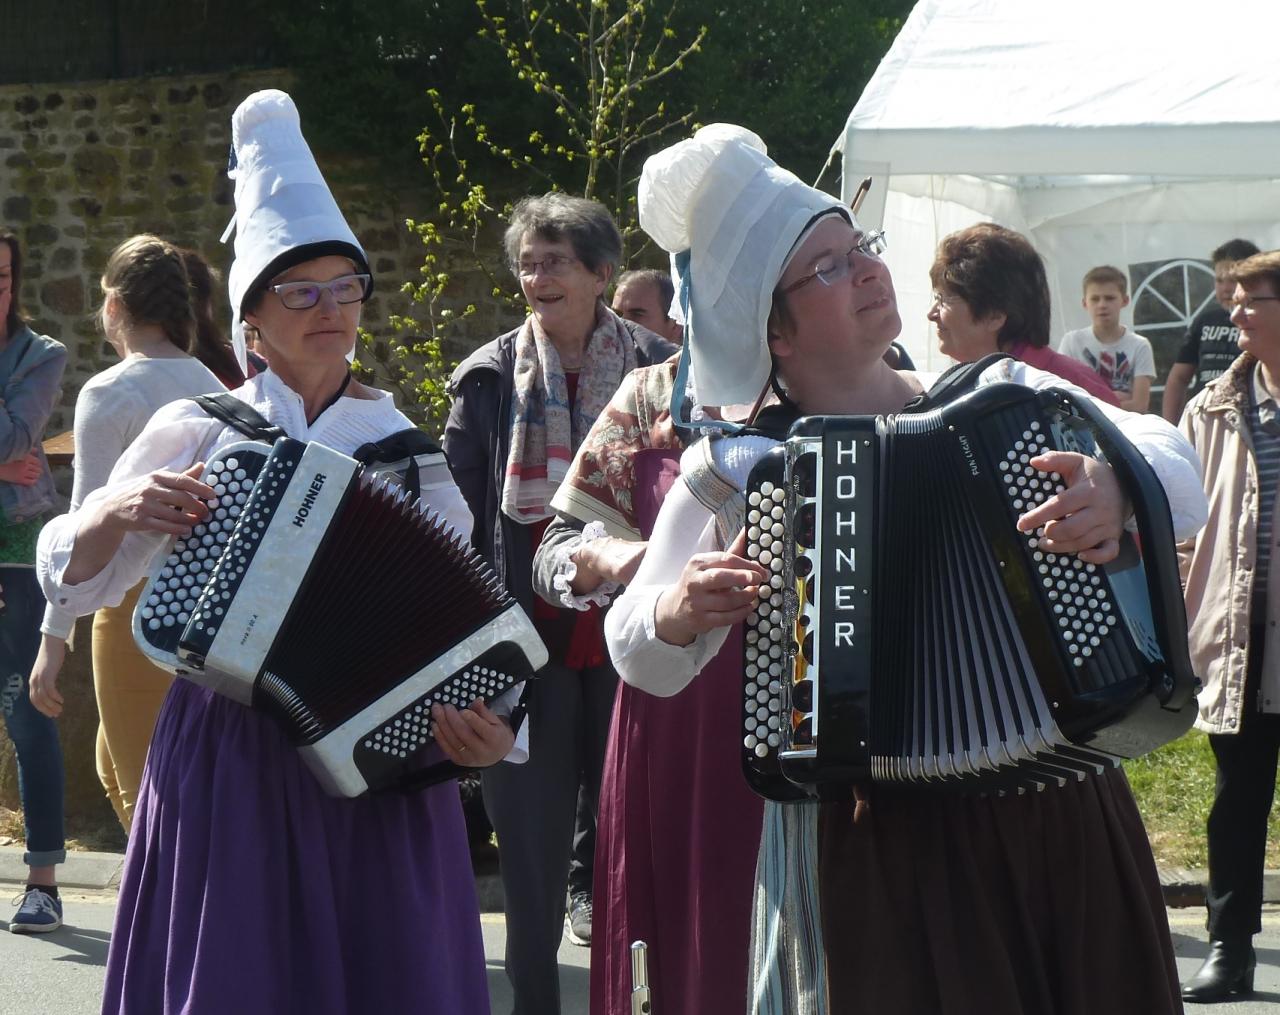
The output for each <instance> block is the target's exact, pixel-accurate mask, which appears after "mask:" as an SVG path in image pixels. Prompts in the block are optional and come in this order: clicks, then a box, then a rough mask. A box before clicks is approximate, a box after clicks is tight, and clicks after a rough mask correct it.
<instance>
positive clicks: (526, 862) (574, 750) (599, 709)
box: [481, 662, 618, 1015]
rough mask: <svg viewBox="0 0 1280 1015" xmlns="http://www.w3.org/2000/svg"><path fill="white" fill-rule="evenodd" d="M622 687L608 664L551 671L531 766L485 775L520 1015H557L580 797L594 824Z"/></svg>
mask: <svg viewBox="0 0 1280 1015" xmlns="http://www.w3.org/2000/svg"><path fill="white" fill-rule="evenodd" d="M617 686H618V676H617V673H616V672H614V669H613V667H612V666H610V665H609V664H608V663H605V664H604V665H602V666H597V667H593V668H591V669H587V670H581V671H578V670H570V669H567V668H565V667H564V666H561V665H559V664H557V663H554V662H553V663H548V664H547V666H545V667H544V668H543V669H542V670H541V671H540V672H539V675H538V678H537V680H536V681H535V682H534V684H533V686H532V688H531V691H530V694H529V698H528V701H529V716H528V719H527V720H526V721H527V722H528V723H529V724H530V730H529V760H528V761H527V762H525V763H524V764H523V765H512V764H509V763H507V762H499V763H498V764H497V765H494V766H493V767H491V768H487V769H485V771H484V772H483V774H482V775H481V784H482V787H483V790H484V805H485V810H486V811H487V812H488V814H489V820H490V822H492V824H493V828H494V831H495V832H496V833H497V836H498V854H499V859H500V862H501V865H502V888H503V892H504V894H505V897H506V915H507V954H506V968H507V979H508V980H510V981H511V987H512V991H513V992H514V994H515V1007H514V1009H513V1015H559V1011H560V971H559V967H558V965H557V963H556V952H557V951H559V948H560V938H561V935H562V933H563V930H564V911H565V888H566V883H567V880H568V876H569V855H570V852H571V850H572V848H573V838H574V814H575V811H576V808H577V802H578V788H579V786H581V787H583V790H584V792H585V794H586V796H587V798H588V802H589V804H590V808H591V812H592V814H593V815H594V814H595V813H596V810H597V803H598V801H599V797H600V774H601V770H602V768H603V765H604V751H605V744H606V742H607V740H608V736H609V718H610V715H611V713H612V711H613V698H614V694H615V692H616V690H617Z"/></svg>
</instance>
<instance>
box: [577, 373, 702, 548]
mask: <svg viewBox="0 0 1280 1015" xmlns="http://www.w3.org/2000/svg"><path fill="white" fill-rule="evenodd" d="M675 376H676V364H675V363H674V362H673V361H668V362H666V363H659V364H657V365H656V366H650V367H641V368H640V369H638V370H636V371H635V372H634V373H633V374H631V376H630V377H629V378H628V380H627V382H626V383H624V384H623V385H622V386H621V387H620V388H618V390H617V392H616V393H615V394H614V396H613V398H612V399H611V400H610V401H609V404H608V405H607V406H606V407H605V409H604V411H603V412H602V413H601V414H600V417H599V419H597V420H596V425H595V426H594V427H593V428H592V430H591V433H590V434H588V435H587V438H586V440H584V441H583V442H582V446H581V447H579V448H578V453H577V455H576V456H575V457H574V460H573V466H572V467H571V468H570V469H569V474H568V475H567V476H566V477H565V481H564V482H563V483H562V484H560V489H559V490H557V491H556V494H555V496H554V497H553V498H552V499H551V507H552V508H553V509H555V510H556V511H557V512H559V513H560V514H562V515H565V516H567V517H569V518H576V519H577V520H578V521H580V522H582V523H583V524H586V523H588V522H601V523H602V524H603V525H604V528H605V531H606V532H608V533H609V535H611V536H616V537H617V538H619V539H643V538H644V537H643V536H642V535H641V534H640V522H639V520H638V519H637V518H636V506H635V496H634V488H635V485H636V480H635V457H636V455H637V453H639V452H641V451H644V450H645V449H648V448H674V449H683V447H684V444H683V443H682V442H681V440H680V437H679V435H678V434H677V432H676V428H675V427H674V426H673V425H672V423H671V411H670V405H671V388H672V386H673V385H674V383H675Z"/></svg>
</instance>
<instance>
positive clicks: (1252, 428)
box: [1249, 366, 1280, 623]
mask: <svg viewBox="0 0 1280 1015" xmlns="http://www.w3.org/2000/svg"><path fill="white" fill-rule="evenodd" d="M1249 436H1250V437H1251V438H1252V440H1253V458H1254V464H1255V465H1256V467H1257V469H1258V559H1257V561H1256V562H1255V564H1254V572H1253V596H1252V603H1251V612H1252V618H1253V620H1252V622H1253V623H1260V622H1261V621H1262V619H1263V618H1264V617H1265V616H1266V609H1267V582H1268V576H1269V575H1270V572H1271V549H1272V544H1271V541H1272V538H1273V536H1272V527H1271V520H1272V516H1273V514H1274V513H1275V506H1276V490H1277V488H1280V405H1277V403H1276V398H1275V396H1274V395H1273V394H1272V393H1271V392H1270V391H1268V390H1267V388H1266V386H1265V385H1264V384H1263V381H1262V371H1261V368H1260V366H1255V367H1254V369H1253V383H1252V384H1251V385H1250V398H1249Z"/></svg>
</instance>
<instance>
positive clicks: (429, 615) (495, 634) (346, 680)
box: [133, 438, 547, 797]
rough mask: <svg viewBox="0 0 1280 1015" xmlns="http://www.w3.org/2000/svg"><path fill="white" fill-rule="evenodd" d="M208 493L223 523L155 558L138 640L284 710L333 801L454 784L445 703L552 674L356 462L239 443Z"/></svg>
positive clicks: (223, 685)
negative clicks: (441, 726)
mask: <svg viewBox="0 0 1280 1015" xmlns="http://www.w3.org/2000/svg"><path fill="white" fill-rule="evenodd" d="M202 479H203V481H204V482H206V483H208V484H209V485H210V486H212V487H213V489H214V492H215V496H214V499H213V501H211V502H210V505H209V506H210V512H211V514H210V517H209V518H208V519H207V520H206V521H204V522H201V523H200V524H198V525H196V526H195V527H194V528H193V530H192V531H191V533H190V534H189V535H187V536H186V537H184V538H182V539H178V540H175V541H174V542H173V544H172V546H171V548H170V550H169V552H168V553H167V554H164V555H162V556H161V559H159V560H158V561H157V563H156V565H155V566H154V568H153V571H152V575H151V578H150V580H149V582H148V583H147V587H146V589H145V590H144V592H143V594H142V595H141V596H140V597H139V600H138V606H137V608H136V610H135V612H134V618H133V628H134V637H135V640H136V641H137V643H138V645H139V647H140V648H141V649H142V651H143V652H144V653H145V654H146V655H147V656H148V658H150V659H151V660H152V661H153V662H155V663H156V664H157V665H159V666H161V667H163V668H165V669H167V670H169V671H171V672H173V673H176V674H177V675H178V676H181V677H184V678H186V679H188V680H191V681H193V682H194V683H198V684H200V685H202V686H205V687H208V688H210V689H212V690H214V691H216V692H217V693H219V694H222V695H225V696H226V697H229V698H231V699H233V700H235V701H237V702H239V703H241V704H243V705H247V706H251V707H254V708H257V709H261V710H265V711H268V712H270V713H271V714H272V715H273V716H274V717H275V718H276V719H277V720H278V721H279V722H280V723H281V724H282V725H283V727H284V729H285V732H286V734H287V735H288V737H289V738H290V740H291V741H293V743H294V744H295V745H296V746H297V747H298V749H299V751H300V753H301V755H302V758H303V760H304V762H305V763H306V764H307V766H308V767H309V768H310V769H311V771H312V772H313V773H314V774H315V776H316V778H317V779H318V780H319V781H320V783H321V785H322V786H323V787H324V789H325V790H326V792H328V793H330V794H332V795H335V796H348V797H352V796H358V795H360V794H362V793H364V792H366V791H368V790H370V789H382V788H390V787H396V786H403V787H413V786H418V785H427V784H430V783H432V782H436V781H440V780H441V779H442V778H448V777H450V776H452V775H455V774H457V773H456V769H454V767H453V766H452V765H450V764H449V763H448V762H447V761H443V760H442V759H443V755H442V754H441V752H440V751H439V749H438V748H437V747H436V746H435V743H434V734H433V731H432V726H431V721H430V708H431V706H432V705H433V704H435V703H437V702H439V703H447V704H452V705H454V706H456V707H458V708H465V707H467V706H468V705H470V704H471V703H472V702H473V701H474V700H476V699H477V698H480V699H483V700H485V701H492V700H493V699H494V698H496V697H498V696H499V695H501V694H503V693H504V692H505V691H507V690H508V689H510V688H511V687H513V686H515V685H516V684H518V683H520V682H521V681H523V680H526V679H528V678H530V677H532V675H533V674H534V671H536V670H538V669H540V668H541V667H542V666H544V665H545V664H546V661H547V653H546V649H545V647H544V646H543V644H542V642H541V640H540V639H539V637H538V635H537V633H536V632H535V630H534V628H533V625H532V624H531V623H530V621H529V619H528V617H527V616H526V615H525V613H524V611H523V610H522V609H521V608H520V607H519V606H518V605H517V604H516V603H515V601H514V600H512V599H511V597H510V596H509V595H508V594H507V593H506V591H505V590H504V589H503V587H502V584H501V582H500V581H499V579H498V578H497V577H496V576H495V575H494V574H493V572H492V571H491V570H490V569H489V568H488V566H487V565H486V564H485V563H484V562H483V561H482V560H481V559H480V557H479V556H478V555H477V554H476V553H475V551H474V550H472V549H471V548H470V547H469V546H467V545H466V544H464V543H463V542H462V541H461V540H459V539H458V538H457V537H456V535H454V533H453V532H452V530H450V529H449V528H448V527H447V526H446V525H445V524H444V523H443V522H442V521H441V520H440V519H439V518H437V517H436V516H434V515H432V514H429V513H428V511H427V509H426V507H425V506H423V505H420V504H419V503H418V502H417V501H416V500H413V499H411V498H409V497H408V496H407V495H406V494H405V493H403V492H402V491H400V490H399V489H398V487H397V486H396V484H395V483H394V482H393V481H391V480H389V479H388V478H386V477H385V476H382V477H376V476H374V474H373V473H372V472H371V471H369V470H367V469H365V468H364V467H363V466H361V465H360V464H359V463H357V462H356V461H355V460H354V459H352V458H349V457H347V456H346V455H343V454H340V453H338V452H336V451H333V450H331V449H329V448H325V447H323V446H321V445H318V444H303V443H301V442H298V441H294V440H290V439H288V438H281V439H280V440H278V441H276V442H275V444H274V445H273V446H270V447H268V446H267V445H265V444H262V443H257V442H240V443H237V444H233V445H230V446H228V447H226V448H224V449H222V450H221V451H219V452H218V454H217V455H215V456H214V457H213V458H212V459H211V460H210V462H209V463H208V465H207V466H206V469H205V473H204V475H203V477H202Z"/></svg>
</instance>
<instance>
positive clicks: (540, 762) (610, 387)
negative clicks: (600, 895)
mask: <svg viewBox="0 0 1280 1015" xmlns="http://www.w3.org/2000/svg"><path fill="white" fill-rule="evenodd" d="M621 252H622V238H621V236H620V235H619V233H618V228H617V226H616V225H615V224H614V222H613V219H612V217H611V216H610V215H609V212H608V211H607V210H606V209H605V208H604V207H603V206H602V205H600V204H599V203H598V202H595V201H590V200H587V199H584V198H579V197H571V196H569V195H567V194H560V193H551V194H545V195H543V196H541V197H526V198H524V199H523V200H522V201H520V202H519V203H518V204H517V205H516V207H515V209H514V211H513V212H512V216H511V222H510V225H509V226H508V228H507V232H506V253H507V260H508V263H509V264H510V267H511V270H512V273H513V274H514V275H515V276H516V278H517V279H518V280H519V282H520V288H521V290H522V291H523V293H524V296H525V299H526V300H527V301H528V304H529V311H530V312H529V315H528V317H526V318H525V320H524V323H523V324H521V325H520V327H518V328H516V329H515V330H513V331H510V332H508V333H506V334H505V335H501V336H499V337H498V338H496V339H494V340H493V341H492V342H490V343H489V344H487V345H485V346H483V347H482V348H480V349H479V350H477V351H476V352H475V353H473V354H472V355H471V356H469V357H468V358H467V359H466V360H465V361H464V362H463V363H462V364H461V365H460V366H459V367H458V369H457V370H456V371H455V372H454V375H453V378H452V380H451V381H450V392H451V394H452V395H453V399H454V402H453V408H452V410H451V411H450V413H449V421H448V424H447V425H446V427H445V434H444V450H445V454H446V455H447V456H448V459H449V467H450V469H452V471H453V476H454V479H455V481H456V482H457V484H458V486H459V488H460V489H461V490H462V494H463V496H464V497H465V498H466V500H467V504H468V505H469V506H470V508H471V513H472V515H473V516H474V519H475V526H474V529H473V531H472V542H473V544H474V545H475V546H476V548H477V549H478V550H479V551H480V552H481V553H482V554H483V555H484V556H485V559H486V560H488V561H489V563H490V564H491V565H492V566H493V568H494V570H495V571H496V572H497V573H498V574H499V575H500V576H501V577H502V579H503V581H504V582H505V584H506V587H507V590H508V591H509V592H510V593H511V594H512V595H513V596H514V597H515V598H516V599H517V600H518V601H519V602H520V604H521V605H522V606H523V607H524V608H525V610H526V612H528V613H529V615H530V616H531V617H533V619H534V623H535V625H536V626H537V628H538V631H539V633H540V634H541V636H542V639H543V641H545V642H546V643H547V648H548V649H549V650H550V654H551V662H550V663H548V664H547V666H546V667H545V668H544V669H543V670H542V671H541V673H539V679H538V680H535V681H532V682H530V684H529V691H528V692H527V696H526V705H527V706H528V710H529V719H528V722H529V724H530V739H531V742H533V743H536V744H537V746H536V747H534V748H532V750H531V751H530V758H529V761H528V763H526V764H524V765H520V766H514V765H508V766H497V767H495V768H491V769H488V770H487V771H485V772H484V773H483V776H482V780H483V788H484V799H485V808H486V810H487V811H488V813H489V818H490V820H491V821H492V822H493V827H494V829H495V830H496V832H497V834H498V842H499V848H500V849H501V850H502V880H503V888H504V891H505V893H506V911H507V977H508V979H510V981H511V984H512V988H513V991H514V993H515V1011H516V1012H521V1013H523V1012H536V1013H538V1015H544V1013H549V1015H555V1013H556V1012H558V1011H559V1010H560V986H559V971H558V967H557V963H556V952H557V950H558V948H559V943H560V934H561V926H562V922H563V912H564V900H565V890H566V871H567V870H568V867H569V856H570V850H571V847H572V845H573V838H574V813H575V808H576V805H577V799H578V788H579V785H580V784H581V785H582V786H583V787H585V791H586V796H587V797H588V802H589V804H590V809H591V810H592V812H594V810H595V804H596V797H597V795H598V793H599V786H600V771H601V765H602V763H603V757H604V748H605V739H606V735H607V733H608V726H609V714H610V710H611V708H612V706H613V696H614V689H615V687H616V684H617V675H616V674H615V673H614V671H613V668H612V667H611V666H610V664H609V660H608V655H607V654H606V653H605V650H604V639H603V635H602V629H601V618H600V612H599V610H598V609H595V610H590V611H586V612H577V611H574V610H570V609H559V608H556V607H554V606H550V605H548V604H546V603H544V602H541V601H540V600H536V599H535V596H534V594H533V588H532V572H533V554H534V551H535V550H536V549H537V546H538V543H539V541H540V540H541V538H542V535H543V532H544V531H545V530H546V527H547V523H548V522H549V521H550V520H551V518H552V517H553V514H554V513H553V511H552V509H551V497H552V494H554V493H555V491H556V488H557V487H558V486H559V484H560V481H561V479H563V477H564V476H565V474H566V472H567V471H568V468H569V464H570V462H571V461H572V459H573V455H574V452H575V451H576V450H577V448H578V445H579V444H580V443H581V442H582V439H583V438H584V437H585V436H586V434H587V432H588V431H589V430H590V429H591V425H592V423H594V422H595V419H596V417H597V416H598V415H599V414H600V412H601V411H602V410H603V409H604V408H605V406H606V405H608V403H609V399H610V398H611V397H612V395H613V393H614V391H615V390H616V389H617V387H618V385H619V384H620V383H621V382H622V379H623V378H624V377H625V376H626V375H627V374H628V373H630V372H631V370H633V369H634V368H635V367H637V366H647V365H649V364H651V363H655V362H660V361H661V360H664V359H666V358H668V357H669V356H670V355H671V354H672V353H674V352H675V351H676V347H675V346H673V345H671V344H670V343H668V342H665V341H663V340H662V339H661V338H659V337H658V336H657V335H655V334H653V333H652V332H649V331H646V330H645V329H644V328H641V327H640V326H638V325H636V324H633V323H632V322H630V321H624V320H622V318H620V317H618V316H617V315H616V314H615V313H614V312H613V311H612V310H610V309H609V307H608V306H607V305H606V304H605V302H604V299H603V296H604V292H605V289H606V288H607V287H608V285H609V281H610V279H612V277H613V275H614V272H615V271H616V269H617V266H618V259H619V258H620V256H621ZM588 884H589V882H588Z"/></svg>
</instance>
